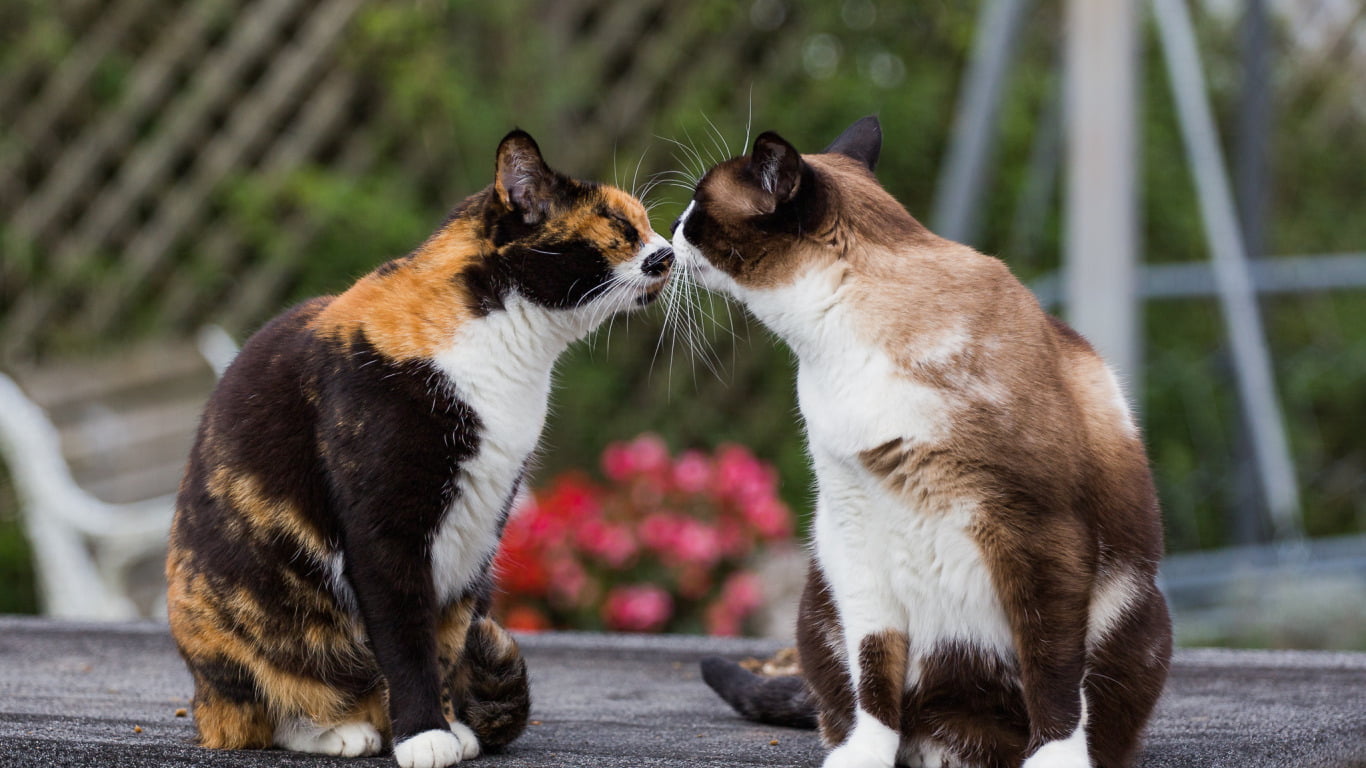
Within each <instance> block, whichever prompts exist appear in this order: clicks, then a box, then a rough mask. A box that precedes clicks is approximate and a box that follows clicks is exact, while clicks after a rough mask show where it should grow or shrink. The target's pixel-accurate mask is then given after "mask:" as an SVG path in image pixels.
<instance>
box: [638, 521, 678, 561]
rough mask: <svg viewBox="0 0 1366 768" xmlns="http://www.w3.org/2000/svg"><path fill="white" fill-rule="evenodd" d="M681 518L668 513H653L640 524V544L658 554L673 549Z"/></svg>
mask: <svg viewBox="0 0 1366 768" xmlns="http://www.w3.org/2000/svg"><path fill="white" fill-rule="evenodd" d="M681 523H682V518H680V517H678V516H676V515H672V514H669V513H668V512H655V513H652V514H651V515H650V516H649V517H647V518H645V520H644V521H642V522H641V524H640V528H639V533H640V542H641V543H642V544H644V545H645V546H647V547H649V548H650V549H652V550H654V551H655V552H656V553H658V554H664V553H665V552H669V551H671V550H672V549H673V548H674V541H675V540H677V539H678V530H679V526H680V524H681Z"/></svg>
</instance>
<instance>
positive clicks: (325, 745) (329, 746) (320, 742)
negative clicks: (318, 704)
mask: <svg viewBox="0 0 1366 768" xmlns="http://www.w3.org/2000/svg"><path fill="white" fill-rule="evenodd" d="M275 746H277V747H281V748H283V749H289V750H293V751H295V752H309V753H311V754H315V755H332V756H334V757H365V756H369V755H377V754H379V750H380V748H381V747H383V746H384V740H383V739H382V738H380V735H379V731H377V730H375V726H373V725H371V724H370V723H366V722H356V723H342V724H341V725H335V726H332V727H331V728H324V727H322V726H320V725H316V724H314V723H313V722H312V721H310V720H305V719H303V718H295V719H292V720H288V721H286V722H283V723H281V724H280V725H279V726H278V727H276V729H275Z"/></svg>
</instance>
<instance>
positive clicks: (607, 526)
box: [574, 519, 638, 568]
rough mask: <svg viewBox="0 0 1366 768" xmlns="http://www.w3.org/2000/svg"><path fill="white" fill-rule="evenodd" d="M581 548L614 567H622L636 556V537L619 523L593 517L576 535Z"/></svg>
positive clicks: (576, 541)
mask: <svg viewBox="0 0 1366 768" xmlns="http://www.w3.org/2000/svg"><path fill="white" fill-rule="evenodd" d="M574 540H575V543H577V544H578V545H579V548H580V549H582V550H583V551H585V552H587V553H588V554H590V555H593V556H594V557H596V558H598V559H599V560H602V561H603V562H604V563H606V564H607V565H609V566H611V567H612V568H621V567H622V566H623V565H625V564H626V562H627V561H628V560H630V559H631V558H632V557H634V556H635V554H636V550H637V549H638V547H637V545H636V537H635V536H634V535H632V533H631V529H630V528H628V527H627V526H625V525H621V524H619V523H609V522H606V521H605V520H600V519H591V520H586V521H584V522H583V524H582V525H581V526H579V529H578V531H577V532H576V533H575V535H574Z"/></svg>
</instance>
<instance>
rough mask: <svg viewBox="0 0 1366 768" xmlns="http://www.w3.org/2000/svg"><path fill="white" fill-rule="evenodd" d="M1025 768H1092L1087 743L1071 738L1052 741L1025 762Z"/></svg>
mask: <svg viewBox="0 0 1366 768" xmlns="http://www.w3.org/2000/svg"><path fill="white" fill-rule="evenodd" d="M1023 768H1091V758H1090V756H1089V755H1087V753H1086V742H1085V741H1084V740H1082V739H1077V738H1070V739H1063V740H1060V741H1050V742H1048V743H1047V744H1045V745H1043V746H1042V747H1039V751H1038V752H1035V753H1034V754H1032V755H1030V756H1029V759H1028V760H1025V761H1024V766H1023Z"/></svg>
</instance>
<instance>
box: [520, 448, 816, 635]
mask: <svg viewBox="0 0 1366 768" xmlns="http://www.w3.org/2000/svg"><path fill="white" fill-rule="evenodd" d="M602 473H603V475H604V476H605V478H606V482H602V483H600V482H597V481H595V480H593V479H591V478H590V477H588V476H587V475H586V474H584V473H581V472H569V473H565V474H563V475H560V476H559V477H557V478H555V479H554V480H552V481H551V483H550V485H549V486H548V487H546V488H544V489H542V490H541V491H539V492H537V493H535V494H534V498H533V499H532V500H530V501H529V502H527V503H526V504H524V505H523V506H522V507H520V508H519V509H518V510H517V511H515V512H514V513H513V516H512V519H511V520H509V521H508V524H507V529H506V530H505V531H504V533H503V543H502V546H501V548H500V549H499V551H498V555H497V558H496V559H495V561H494V568H495V572H496V573H497V574H498V579H499V586H500V590H499V596H498V598H497V601H496V603H495V606H494V609H495V612H496V613H497V615H498V616H499V617H500V618H501V620H502V621H503V623H504V624H505V625H506V626H508V627H509V628H511V629H519V630H532V631H534V630H540V629H550V628H557V629H561V628H563V629H610V630H616V631H625V632H702V631H705V632H707V633H709V634H714V635H738V634H741V633H742V632H743V631H744V629H745V624H746V621H747V619H749V618H750V617H751V616H752V615H753V614H754V612H755V611H756V610H757V609H758V608H759V606H760V605H761V603H762V601H763V589H762V585H761V584H760V583H759V579H758V578H757V577H756V576H755V575H754V574H753V573H751V572H750V571H748V570H746V566H747V565H748V564H749V563H750V561H751V560H752V559H753V557H754V556H755V555H756V554H757V553H758V552H759V551H761V550H762V548H763V547H764V546H766V544H767V543H769V542H774V541H780V540H787V539H789V538H791V536H792V516H791V513H790V512H789V511H788V509H787V507H786V506H785V505H784V504H783V503H782V501H780V500H779V499H778V496H777V493H776V485H777V477H776V473H775V472H774V471H773V469H772V468H771V467H770V466H768V465H767V464H764V463H763V462H761V461H759V460H758V459H756V458H755V457H754V456H753V455H752V454H751V453H750V452H749V451H748V450H746V449H745V448H743V447H741V446H738V445H726V446H722V447H721V448H719V449H717V451H716V453H715V455H711V456H709V455H706V454H703V453H700V452H697V451H687V452H684V453H682V454H680V455H679V456H678V457H676V458H675V457H673V456H671V455H670V453H669V449H668V447H667V446H666V445H665V444H664V441H663V440H661V439H660V438H659V437H658V436H655V435H649V434H646V435H641V436H640V437H638V438H636V439H635V440H632V441H631V442H629V443H616V444H613V445H611V446H608V448H607V450H606V451H604V452H603V455H602Z"/></svg>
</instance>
